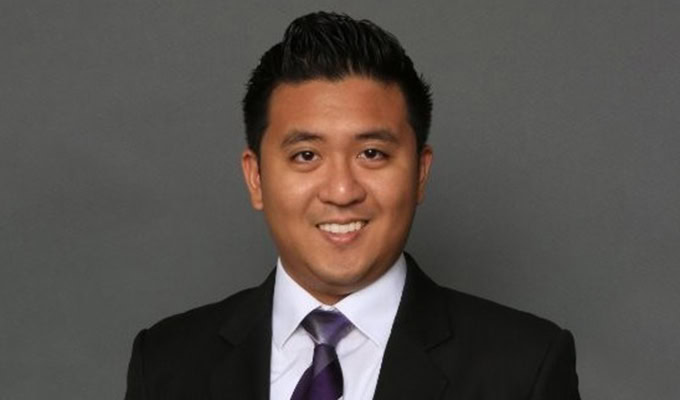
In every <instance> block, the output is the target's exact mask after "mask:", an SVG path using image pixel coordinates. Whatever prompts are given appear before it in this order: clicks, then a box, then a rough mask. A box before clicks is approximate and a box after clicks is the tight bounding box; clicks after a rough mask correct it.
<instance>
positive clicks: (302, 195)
mask: <svg viewBox="0 0 680 400" xmlns="http://www.w3.org/2000/svg"><path fill="white" fill-rule="evenodd" d="M314 188H315V185H314V182H313V180H311V179H305V177H301V176H299V174H291V173H288V174H280V173H279V174H272V175H269V176H268V179H266V180H265V181H263V182H262V197H263V202H264V208H265V211H267V209H268V210H269V211H270V214H272V216H273V217H276V218H279V217H281V216H293V215H295V214H302V213H303V212H304V210H305V209H306V208H307V207H308V205H309V203H310V201H311V200H312V199H313V198H314V190H315V189H314Z"/></svg>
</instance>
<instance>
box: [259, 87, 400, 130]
mask: <svg viewBox="0 0 680 400" xmlns="http://www.w3.org/2000/svg"><path fill="white" fill-rule="evenodd" d="M268 114H269V115H268V117H269V118H268V119H269V126H268V129H267V131H268V132H270V133H276V132H286V131H290V130H293V129H298V130H311V131H318V132H320V133H323V132H344V131H347V132H355V133H356V132H358V131H363V130H366V129H385V130H391V131H395V132H398V131H402V130H404V129H406V130H410V125H409V124H408V118H407V109H406V101H405V98H404V95H403V93H402V91H401V89H400V88H399V86H398V85H397V84H394V83H384V82H382V81H378V80H375V79H371V78H365V77H354V76H353V77H348V78H344V79H341V80H335V81H331V80H325V79H315V80H308V81H304V82H301V83H283V84H280V85H279V86H277V87H276V88H275V89H274V91H273V92H272V96H271V98H270V103H269V113H268Z"/></svg>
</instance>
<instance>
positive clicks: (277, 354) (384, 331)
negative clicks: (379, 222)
mask: <svg viewBox="0 0 680 400" xmlns="http://www.w3.org/2000/svg"><path fill="white" fill-rule="evenodd" d="M405 281H406V260H405V259H404V255H403V254H402V255H401V256H400V257H399V259H398V260H397V262H396V263H395V264H394V265H393V266H392V267H391V268H390V269H389V270H387V272H385V273H384V274H383V275H382V276H381V277H380V278H378V280H376V281H375V282H373V283H372V284H370V285H369V286H367V287H365V288H363V289H361V290H359V291H357V292H354V293H352V294H350V295H348V296H347V297H345V298H343V299H342V300H340V301H339V302H337V303H336V304H335V305H333V306H327V305H324V304H322V303H321V302H319V301H318V300H316V299H315V298H314V297H313V296H312V295H310V294H309V293H307V291H305V290H304V289H303V288H302V287H301V286H300V285H298V284H297V282H295V281H294V280H293V279H292V278H291V277H290V276H289V275H288V274H287V273H286V270H285V269H284V268H283V265H282V264H281V259H279V260H278V263H277V266H276V283H275V286H274V304H273V313H272V353H271V380H270V382H271V387H270V389H271V391H270V398H271V399H272V400H290V397H291V395H292V394H293V390H295V386H296V385H297V383H298V381H299V380H300V377H302V374H303V373H304V372H305V370H306V369H307V368H308V367H309V366H310V365H312V357H313V355H314V342H313V341H312V338H311V337H310V336H309V334H308V333H307V332H306V331H305V330H304V328H302V327H301V326H300V322H302V320H303V319H304V318H305V317H306V316H307V314H309V312H310V311H312V310H314V309H316V308H318V307H321V308H322V309H325V310H338V311H340V312H341V313H343V314H344V315H345V317H347V319H348V320H349V321H350V322H352V324H353V325H354V328H353V329H352V330H351V331H350V332H349V333H348V334H347V336H345V337H344V338H343V339H342V340H340V342H339V343H338V345H337V347H336V352H337V354H338V359H339V360H340V366H341V368H342V375H343V380H344V385H345V387H344V396H343V399H344V400H369V399H372V398H373V394H374V393H375V387H376V385H377V383H378V374H379V373H380V366H381V364H382V359H383V354H384V353H385V346H387V340H388V339H389V337H390V332H391V331H392V323H393V322H394V317H395V315H396V314H397V309H398V308H399V302H400V300H401V294H402V291H403V290H404V283H405Z"/></svg>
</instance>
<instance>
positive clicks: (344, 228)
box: [319, 221, 365, 233]
mask: <svg viewBox="0 0 680 400" xmlns="http://www.w3.org/2000/svg"><path fill="white" fill-rule="evenodd" d="M364 225H365V223H364V222H363V221H354V222H350V223H349V224H321V225H319V229H321V230H322V231H325V232H331V233H349V232H355V231H358V230H359V229H361V228H363V227H364Z"/></svg>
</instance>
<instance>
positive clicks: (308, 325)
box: [301, 309, 352, 347]
mask: <svg viewBox="0 0 680 400" xmlns="http://www.w3.org/2000/svg"><path fill="white" fill-rule="evenodd" d="M301 325H302V327H303V328H305V330H306V331H307V332H308V333H309V334H310V335H311V336H312V339H314V342H316V343H317V344H326V345H329V346H333V347H335V345H337V344H338V342H339V341H340V339H342V338H343V337H344V336H345V335H346V334H347V333H348V332H349V330H350V328H351V327H352V323H351V322H349V320H348V319H347V318H346V317H345V316H344V315H342V313H340V312H338V311H325V310H320V309H316V310H314V311H312V312H310V313H309V314H307V316H306V317H305V319H303V320H302V323H301Z"/></svg>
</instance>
